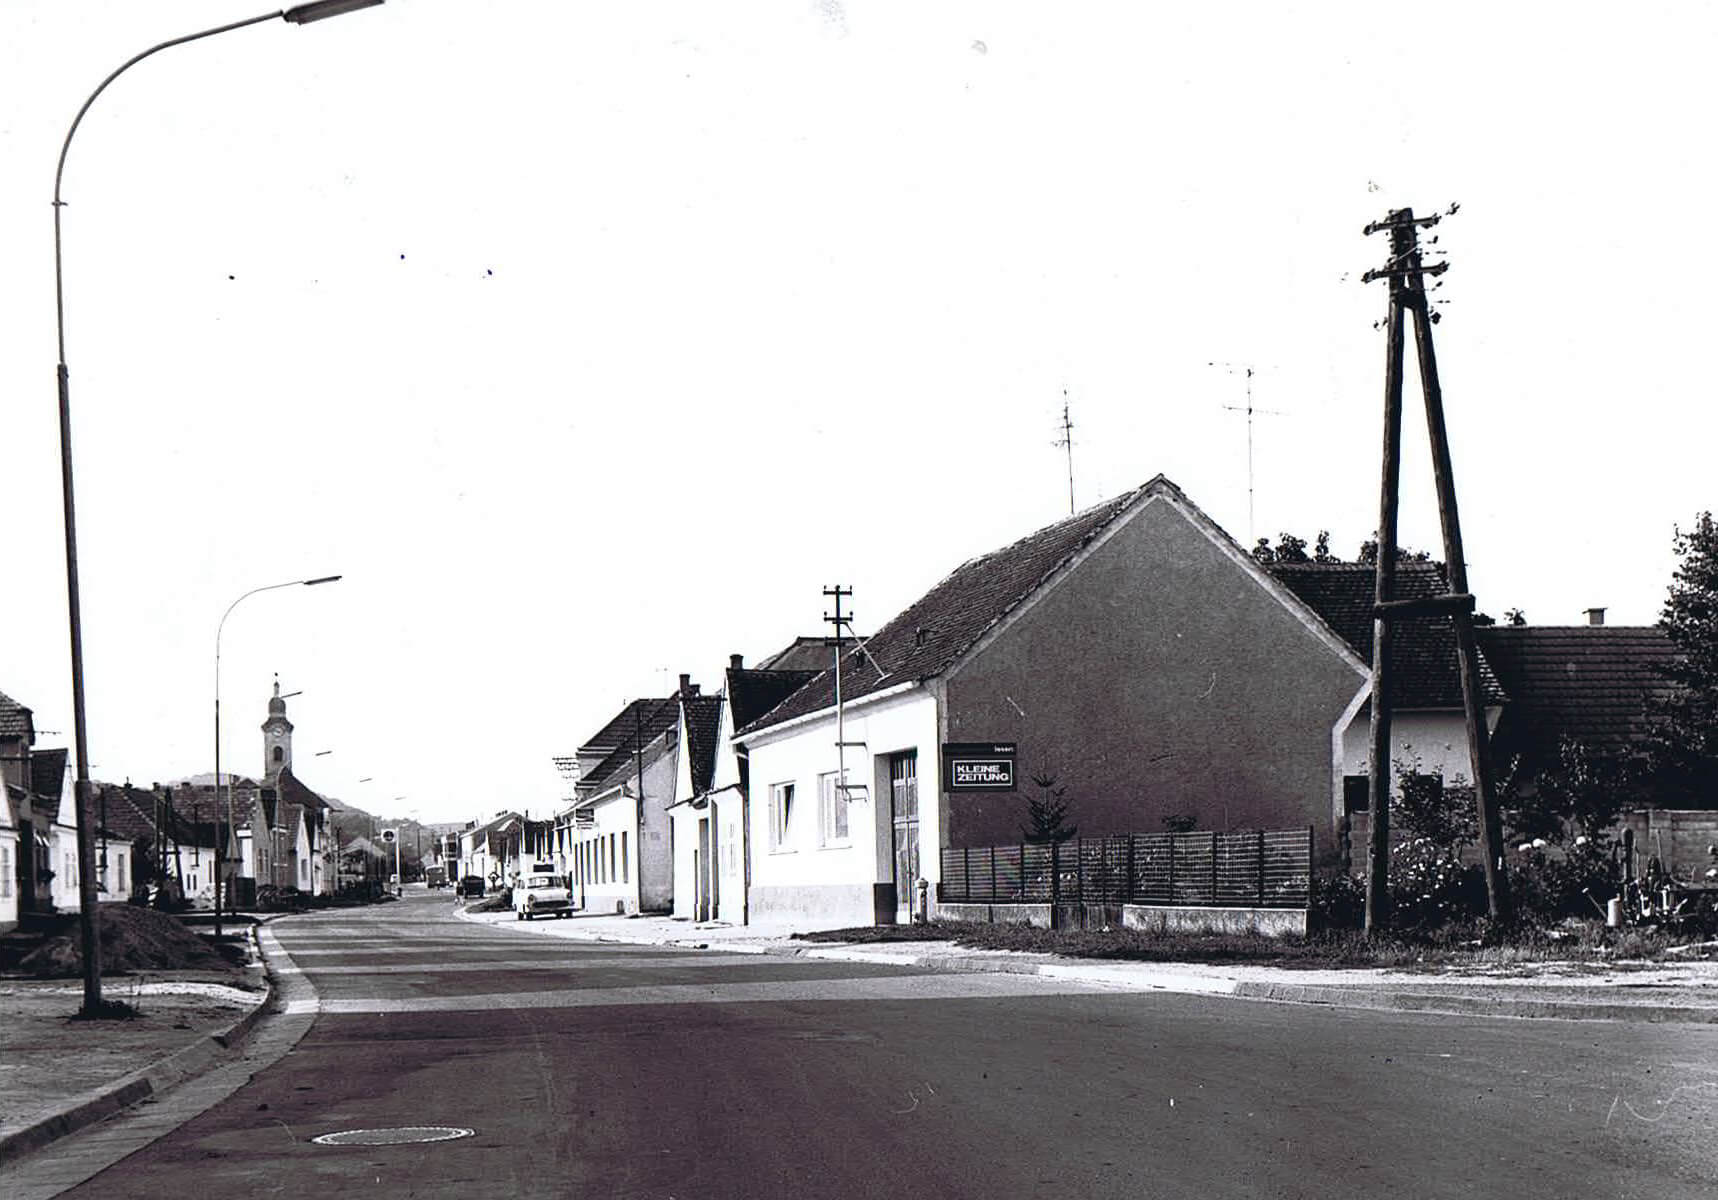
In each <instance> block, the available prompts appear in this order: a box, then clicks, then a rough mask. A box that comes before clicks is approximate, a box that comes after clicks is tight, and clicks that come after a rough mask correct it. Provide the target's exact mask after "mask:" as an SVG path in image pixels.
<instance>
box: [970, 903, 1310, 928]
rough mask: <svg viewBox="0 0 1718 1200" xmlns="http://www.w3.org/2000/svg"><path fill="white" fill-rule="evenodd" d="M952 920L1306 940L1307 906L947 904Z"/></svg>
mask: <svg viewBox="0 0 1718 1200" xmlns="http://www.w3.org/2000/svg"><path fill="white" fill-rule="evenodd" d="M936 915H937V916H938V917H941V918H942V919H944V920H947V921H976V922H979V923H980V924H991V925H1032V926H1035V927H1037V928H1039V929H1094V930H1095V929H1140V930H1144V931H1146V932H1149V933H1259V934H1263V935H1265V936H1266V937H1305V936H1306V932H1307V911H1306V909H1304V908H1210V907H1195V906H1180V905H1161V904H1056V905H1050V904H975V903H958V902H950V901H946V900H945V901H943V902H942V903H940V904H938V905H937V911H936Z"/></svg>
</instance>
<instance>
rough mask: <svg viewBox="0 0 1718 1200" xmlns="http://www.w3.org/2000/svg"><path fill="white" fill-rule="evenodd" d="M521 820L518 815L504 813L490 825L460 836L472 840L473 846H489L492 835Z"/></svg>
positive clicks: (465, 832)
mask: <svg viewBox="0 0 1718 1200" xmlns="http://www.w3.org/2000/svg"><path fill="white" fill-rule="evenodd" d="M520 819H521V818H520V816H519V814H518V813H514V812H507V813H502V814H501V815H500V816H498V817H496V818H495V819H494V820H493V821H490V822H489V823H488V824H486V825H479V826H478V827H477V828H476V829H468V830H466V831H464V832H463V833H462V834H461V835H460V836H461V837H468V838H470V839H471V844H472V845H473V846H478V845H488V840H489V838H490V837H491V836H492V835H494V834H496V833H499V832H500V831H501V830H503V829H506V828H507V826H509V825H511V824H513V822H515V821H518V820H520Z"/></svg>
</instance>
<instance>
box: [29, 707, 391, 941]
mask: <svg viewBox="0 0 1718 1200" xmlns="http://www.w3.org/2000/svg"><path fill="white" fill-rule="evenodd" d="M261 728H262V751H263V753H262V763H263V770H262V772H261V773H260V775H259V776H257V777H255V778H252V777H248V776H241V775H236V774H233V775H226V774H224V775H223V778H222V779H221V780H220V781H219V786H217V783H216V780H215V779H214V777H213V776H212V775H205V776H199V777H196V778H193V779H189V780H185V781H182V782H180V783H177V784H173V785H169V786H161V785H151V786H150V787H148V788H137V787H133V786H132V785H131V784H130V783H129V782H127V783H125V784H123V785H114V784H106V783H96V784H94V785H92V795H91V817H92V820H93V824H94V843H95V851H96V853H95V867H96V872H97V875H96V894H97V897H98V899H100V900H103V901H121V900H129V899H131V898H133V896H134V895H136V894H138V892H139V889H140V888H141V887H142V886H143V885H144V884H145V883H148V882H156V883H162V882H165V881H168V880H170V881H171V884H170V886H171V888H172V889H173V890H174V891H176V892H179V893H181V894H182V895H183V897H184V898H185V899H186V900H187V901H189V902H191V903H193V904H200V905H202V906H205V907H206V906H208V905H210V904H211V903H212V902H213V899H214V888H215V871H216V860H217V855H216V846H217V844H218V843H219V844H220V845H221V853H220V855H219V858H220V860H221V866H222V885H223V887H224V888H226V889H228V895H227V897H225V898H223V904H237V905H241V906H247V905H249V904H251V903H252V902H254V901H255V899H256V896H257V891H258V889H259V888H263V887H275V888H280V889H288V888H290V889H296V890H298V891H301V892H309V893H313V894H319V893H320V894H325V893H331V892H333V891H334V890H335V888H336V886H337V883H338V873H339V870H338V862H339V858H340V852H341V850H342V849H346V850H350V849H353V848H357V849H374V847H372V846H370V845H369V843H368V841H367V840H366V839H362V838H360V839H355V843H354V844H353V845H348V846H346V847H341V846H339V845H338V844H337V840H338V839H337V835H336V832H335V828H334V823H333V821H332V817H331V813H332V806H331V805H330V803H329V801H328V800H327V799H325V798H324V797H323V796H321V795H319V794H318V793H317V792H315V791H313V790H312V789H311V788H309V787H307V786H306V785H305V784H304V783H303V782H302V781H301V780H299V779H298V777H297V776H296V775H294V774H293V771H292V729H293V726H292V722H291V721H289V720H288V719H287V717H286V701H285V700H284V699H283V698H282V697H281V695H280V686H279V684H276V685H275V689H274V696H273V697H272V698H271V699H270V700H269V702H268V717H267V719H266V720H265V721H264V722H263V724H262V727H261ZM35 742H36V730H35V718H34V714H33V713H32V711H31V709H30V708H29V707H28V706H27V705H24V704H21V703H19V702H18V701H16V700H14V699H12V698H11V697H10V696H6V695H4V694H0V762H3V765H4V768H5V770H4V775H5V781H6V789H5V790H6V797H5V805H6V807H5V812H4V822H3V824H0V932H4V931H5V930H6V929H8V928H10V927H12V926H14V925H16V924H18V923H19V921H20V919H23V918H27V917H29V916H30V915H32V914H52V913H56V912H62V913H63V912H71V911H75V910H76V909H77V908H78V905H79V894H78V893H79V886H78V880H79V874H78V856H77V835H78V816H77V805H76V804H75V803H74V800H73V786H72V783H71V781H70V778H69V776H70V771H69V764H68V762H67V754H66V751H65V750H64V749H63V748H54V749H42V748H37V747H36V745H35ZM229 806H230V811H231V813H232V818H233V819H232V821H231V823H229V822H228V819H227V816H228V812H229ZM145 857H147V858H148V859H150V860H153V861H144V859H145Z"/></svg>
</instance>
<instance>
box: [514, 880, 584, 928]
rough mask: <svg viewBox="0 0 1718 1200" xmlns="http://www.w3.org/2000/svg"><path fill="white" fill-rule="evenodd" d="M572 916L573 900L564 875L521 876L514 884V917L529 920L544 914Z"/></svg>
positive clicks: (518, 919)
mask: <svg viewBox="0 0 1718 1200" xmlns="http://www.w3.org/2000/svg"><path fill="white" fill-rule="evenodd" d="M551 915H552V916H557V917H570V916H572V915H573V901H572V896H571V894H570V893H569V892H568V891H567V880H566V877H565V876H562V875H550V874H541V875H539V874H531V875H524V876H521V877H520V879H519V882H518V883H516V884H514V885H513V919H514V920H516V921H529V920H531V919H533V918H535V917H542V916H551Z"/></svg>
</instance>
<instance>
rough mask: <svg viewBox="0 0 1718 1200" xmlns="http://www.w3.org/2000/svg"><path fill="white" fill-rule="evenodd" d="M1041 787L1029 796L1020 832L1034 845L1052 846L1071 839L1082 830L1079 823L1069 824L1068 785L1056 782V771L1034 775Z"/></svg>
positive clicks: (1034, 783)
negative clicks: (1059, 785)
mask: <svg viewBox="0 0 1718 1200" xmlns="http://www.w3.org/2000/svg"><path fill="white" fill-rule="evenodd" d="M1032 783H1033V785H1034V786H1035V787H1037V789H1038V794H1037V795H1035V796H1028V797H1026V820H1027V822H1028V824H1026V825H1022V826H1021V827H1020V836H1021V837H1022V838H1024V839H1025V840H1026V841H1028V842H1030V843H1031V844H1032V845H1034V846H1051V845H1057V844H1059V843H1061V842H1066V841H1069V840H1070V839H1072V838H1074V837H1076V836H1077V835H1078V834H1079V832H1080V831H1079V827H1078V826H1074V825H1070V824H1068V795H1067V793H1068V789H1067V788H1066V787H1065V786H1064V787H1058V786H1057V785H1056V777H1055V776H1054V775H1049V774H1043V775H1034V776H1032Z"/></svg>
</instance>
